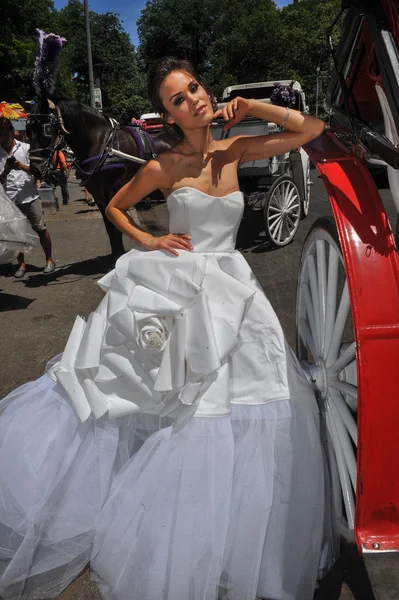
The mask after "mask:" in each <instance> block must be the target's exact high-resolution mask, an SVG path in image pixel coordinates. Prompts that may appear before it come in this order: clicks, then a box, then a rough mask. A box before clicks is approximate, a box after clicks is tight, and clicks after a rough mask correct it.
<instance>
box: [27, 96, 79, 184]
mask: <svg viewBox="0 0 399 600" xmlns="http://www.w3.org/2000/svg"><path fill="white" fill-rule="evenodd" d="M41 117H46V119H47V121H46V122H43V121H42V119H41ZM32 121H34V122H36V123H40V125H41V126H42V133H43V137H45V138H50V142H49V145H48V146H46V147H43V148H35V149H34V150H30V151H29V160H30V161H32V162H40V163H44V166H43V173H42V176H43V179H44V180H46V177H48V176H49V175H50V174H51V170H52V166H54V159H53V156H54V153H55V152H57V153H58V152H59V151H60V150H61V149H62V148H63V147H64V146H65V144H66V142H65V137H64V133H69V131H67V129H66V128H65V125H64V121H63V118H62V115H61V111H60V109H59V107H58V106H54V108H52V107H51V106H50V109H49V112H48V113H30V114H29V118H28V123H27V124H28V125H29V124H30V123H29V122H32ZM55 127H56V131H55V134H54V128H55ZM53 140H54V141H53ZM57 158H58V157H57ZM55 162H57V160H56V161H55Z"/></svg>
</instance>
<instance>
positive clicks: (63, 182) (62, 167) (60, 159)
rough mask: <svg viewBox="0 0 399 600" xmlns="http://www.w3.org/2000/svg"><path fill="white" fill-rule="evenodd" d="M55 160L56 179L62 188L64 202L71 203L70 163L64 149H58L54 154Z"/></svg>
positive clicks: (65, 203)
mask: <svg viewBox="0 0 399 600" xmlns="http://www.w3.org/2000/svg"><path fill="white" fill-rule="evenodd" d="M53 162H54V167H55V171H54V179H55V183H56V187H57V185H59V186H60V188H61V194H62V204H64V206H66V205H67V204H69V190H68V175H67V173H68V165H67V162H66V159H65V154H64V153H63V152H62V150H56V151H55V152H54V154H53Z"/></svg>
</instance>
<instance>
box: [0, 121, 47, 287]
mask: <svg viewBox="0 0 399 600" xmlns="http://www.w3.org/2000/svg"><path fill="white" fill-rule="evenodd" d="M0 183H1V184H2V185H3V187H4V191H5V193H6V194H7V196H8V197H9V198H10V200H12V201H13V202H15V204H16V205H17V206H18V208H19V210H20V211H21V212H22V213H23V214H24V215H25V216H26V217H27V219H28V221H29V222H30V224H31V226H32V229H33V230H34V231H36V233H37V234H38V236H39V240H40V243H41V245H42V248H43V250H44V253H45V255H46V266H45V268H44V273H52V272H53V271H54V269H55V263H54V261H53V259H52V257H51V237H50V234H49V232H48V231H47V228H46V222H45V220H44V212H43V208H42V203H41V200H40V196H39V193H38V191H37V187H36V183H35V179H34V177H33V176H32V174H31V172H30V169H29V144H25V143H24V142H20V141H19V140H16V139H15V138H14V127H13V126H12V123H11V121H10V120H9V119H7V118H6V117H0ZM17 260H18V264H19V268H18V270H17V271H16V273H15V277H17V278H21V277H23V276H24V275H25V273H26V265H25V258H24V255H23V254H22V253H20V254H18V257H17Z"/></svg>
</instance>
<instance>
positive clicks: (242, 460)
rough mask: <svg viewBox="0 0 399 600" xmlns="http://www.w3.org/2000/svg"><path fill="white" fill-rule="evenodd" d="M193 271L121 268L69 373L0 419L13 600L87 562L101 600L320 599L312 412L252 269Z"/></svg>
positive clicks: (62, 367) (139, 262) (317, 447)
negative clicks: (317, 594)
mask: <svg viewBox="0 0 399 600" xmlns="http://www.w3.org/2000/svg"><path fill="white" fill-rule="evenodd" d="M186 254H187V255H184V256H183V254H182V255H181V258H180V257H179V260H177V261H175V262H174V264H175V266H176V269H175V270H172V269H171V268H170V264H171V263H170V261H171V260H172V259H170V258H165V256H164V255H162V253H155V252H154V253H151V261H152V267H151V269H152V270H151V269H149V268H148V259H147V262H146V261H145V260H143V259H142V258H143V257H142V253H134V251H132V252H131V253H129V255H126V257H123V259H121V261H119V262H118V263H117V268H116V271H115V272H114V273H113V274H110V275H109V276H107V277H106V278H105V280H103V281H102V283H101V285H102V287H103V288H104V289H105V291H106V292H107V293H106V296H105V298H104V300H103V302H102V303H101V304H100V306H99V308H98V309H97V311H95V313H93V314H92V316H91V317H90V318H89V319H88V322H87V323H85V322H84V321H83V320H82V319H78V320H77V322H76V324H75V327H74V329H73V331H72V334H71V337H70V339H69V341H68V344H67V346H66V349H65V351H64V353H63V355H62V357H61V360H60V361H59V362H58V363H56V364H55V365H53V366H52V368H51V369H50V370H49V372H48V374H46V375H44V376H43V377H41V378H40V379H38V380H37V381H34V382H31V383H28V384H26V385H24V386H22V387H21V388H19V389H17V390H15V391H14V392H12V393H11V394H10V395H9V396H8V397H7V398H6V399H5V400H3V401H2V402H1V403H0V597H2V598H3V599H4V600H42V599H44V598H54V597H55V596H57V594H59V593H60V592H61V591H62V590H63V589H65V587H66V586H67V585H68V584H69V583H70V582H71V581H72V580H73V579H74V578H75V577H76V576H77V575H78V574H79V573H80V572H81V570H82V569H83V568H84V567H85V566H86V565H87V564H88V563H89V562H90V568H91V573H92V576H93V578H94V580H95V581H96V582H97V584H98V586H99V588H100V591H101V594H102V596H103V598H104V599H105V600H217V599H218V598H219V599H220V600H255V598H256V597H258V598H265V599H267V600H312V598H313V592H314V589H315V586H316V579H317V575H318V572H319V568H320V561H321V560H322V561H324V560H325V557H326V556H327V555H328V551H329V545H330V543H331V535H330V534H331V529H330V524H329V516H330V513H329V510H326V492H325V477H324V473H325V463H324V459H323V453H322V448H321V442H320V431H319V414H318V407H317V403H316V400H315V398H314V395H313V393H312V391H311V389H310V387H309V386H308V385H307V382H306V379H305V378H304V376H303V373H301V369H300V366H299V364H298V363H297V361H296V359H295V357H293V356H292V353H291V352H290V350H289V349H288V348H287V347H286V344H285V340H284V336H283V335H282V332H281V328H280V325H279V323H278V320H277V318H276V316H275V314H274V312H273V311H272V309H271V307H270V304H269V303H268V301H267V300H266V298H265V296H264V294H263V292H262V290H261V289H260V288H259V285H258V284H257V282H256V280H255V278H254V277H253V274H252V273H251V271H250V269H249V267H248V265H247V264H246V263H245V261H244V259H242V257H241V256H240V255H238V254H237V255H235V254H231V253H230V254H229V255H220V256H217V257H215V256H210V257H207V256H195V255H194V256H193V255H189V254H188V253H186ZM173 260H174V259H173ZM133 282H134V283H133ZM153 282H155V283H153ZM182 340H183V345H182V343H181V341H182ZM184 340H186V341H185V342H184ZM198 373H200V374H201V375H198ZM256 402H258V404H256ZM78 415H79V417H80V418H79V417H78ZM111 416H112V417H113V418H111ZM327 508H328V507H327Z"/></svg>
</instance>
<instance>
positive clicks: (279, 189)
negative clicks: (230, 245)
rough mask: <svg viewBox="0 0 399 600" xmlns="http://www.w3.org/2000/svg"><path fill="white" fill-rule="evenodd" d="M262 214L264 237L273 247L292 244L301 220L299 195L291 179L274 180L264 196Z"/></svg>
mask: <svg viewBox="0 0 399 600" xmlns="http://www.w3.org/2000/svg"><path fill="white" fill-rule="evenodd" d="M263 214H264V220H265V233H266V237H267V239H268V241H269V242H270V243H271V244H272V245H273V246H274V247H276V248H282V247H283V246H287V244H289V243H290V242H292V240H293V239H294V237H295V234H296V232H297V230H298V227H299V221H300V218H301V199H300V193H299V189H298V187H297V185H296V183H295V181H294V180H293V179H292V177H290V176H288V175H282V176H281V177H279V178H278V179H276V181H275V182H274V183H273V185H272V186H271V187H270V189H269V190H268V192H267V194H266V198H265V204H264V208H263Z"/></svg>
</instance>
